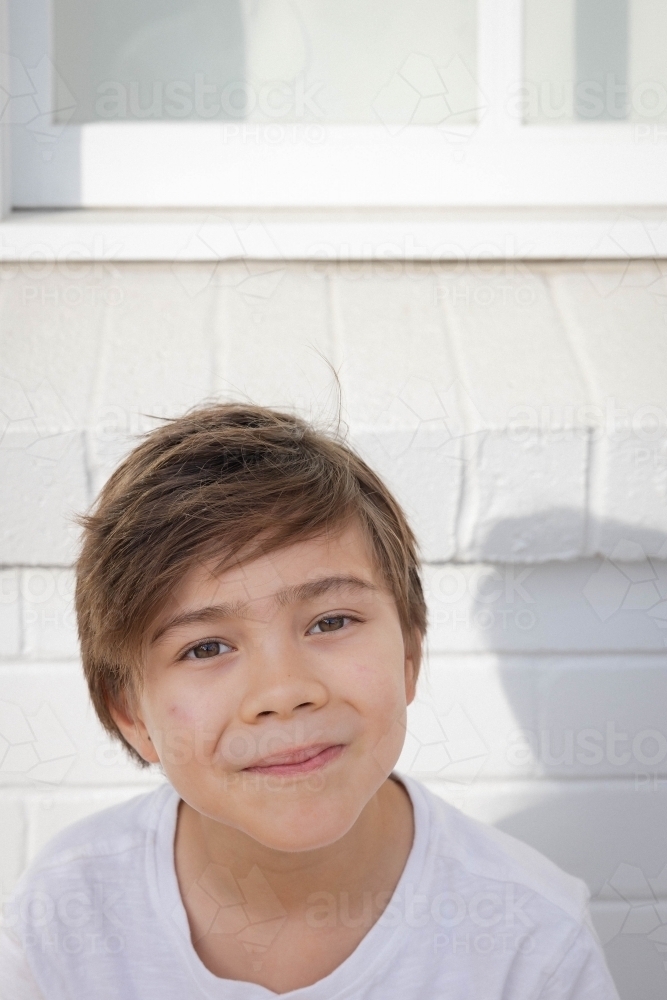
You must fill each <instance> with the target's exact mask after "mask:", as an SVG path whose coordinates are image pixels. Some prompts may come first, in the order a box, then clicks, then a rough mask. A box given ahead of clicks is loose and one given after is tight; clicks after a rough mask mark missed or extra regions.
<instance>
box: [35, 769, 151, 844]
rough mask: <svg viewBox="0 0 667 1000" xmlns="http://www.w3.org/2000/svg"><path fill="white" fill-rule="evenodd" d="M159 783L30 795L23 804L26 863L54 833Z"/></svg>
mask: <svg viewBox="0 0 667 1000" xmlns="http://www.w3.org/2000/svg"><path fill="white" fill-rule="evenodd" d="M160 783H161V782H159V781H156V782H154V783H153V784H152V785H151V786H150V787H149V788H142V789H137V788H136V787H132V786H129V787H125V788H105V789H87V788H85V789H84V788H82V789H59V790H57V791H56V792H53V793H48V792H47V793H44V794H41V795H30V796H29V797H28V798H27V800H26V811H27V816H28V831H29V833H28V845H27V862H28V863H30V861H32V859H33V858H34V857H35V855H36V854H37V853H38V851H40V850H41V849H42V847H44V845H45V844H47V843H48V842H49V840H51V838H52V837H54V836H55V835H56V834H57V833H60V831H61V830H64V829H65V828H66V827H68V826H70V825H71V824H72V823H75V822H76V821H77V820H79V819H85V817H86V816H90V815H92V814H93V813H96V812H101V810H102V809H108V808H109V807H110V806H114V805H118V804H119V803H121V802H127V800H128V799H132V798H135V796H137V795H143V794H145V792H147V791H151V790H152V789H153V788H156V787H157V786H158V785H159V784H160Z"/></svg>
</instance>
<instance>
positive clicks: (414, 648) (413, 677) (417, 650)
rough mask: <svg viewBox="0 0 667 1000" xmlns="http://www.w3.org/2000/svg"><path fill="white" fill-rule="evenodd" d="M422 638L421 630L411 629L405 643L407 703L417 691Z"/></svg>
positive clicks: (412, 699) (411, 700)
mask: <svg viewBox="0 0 667 1000" xmlns="http://www.w3.org/2000/svg"><path fill="white" fill-rule="evenodd" d="M423 639H424V637H423V636H422V634H421V632H420V631H419V629H417V628H416V629H414V630H413V633H412V639H411V641H410V642H406V644H405V700H406V703H407V704H408V705H410V704H411V702H413V701H414V698H415V694H416V693H417V676H418V674H419V664H420V663H421V657H422V643H423Z"/></svg>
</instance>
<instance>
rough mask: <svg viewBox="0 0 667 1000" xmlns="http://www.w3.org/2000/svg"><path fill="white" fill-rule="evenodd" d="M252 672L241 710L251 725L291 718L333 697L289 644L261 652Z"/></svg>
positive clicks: (245, 719) (250, 670)
mask: <svg viewBox="0 0 667 1000" xmlns="http://www.w3.org/2000/svg"><path fill="white" fill-rule="evenodd" d="M248 675H249V683H248V688H247V690H246V693H245V696H244V698H243V701H242V703H241V713H240V714H241V718H242V719H243V721H244V722H245V723H248V724H252V723H253V722H256V721H258V720H259V719H262V718H268V717H270V716H273V717H274V718H282V719H288V718H290V717H292V716H293V715H294V713H295V712H302V711H306V710H308V709H310V710H311V711H312V710H313V709H316V708H321V707H322V706H323V705H325V704H326V703H327V701H328V700H329V694H328V691H327V688H326V685H325V684H324V683H323V682H322V681H321V680H320V679H319V677H317V676H315V674H314V672H313V671H312V669H310V668H309V665H308V663H307V662H306V659H305V657H304V656H303V655H302V653H300V651H299V650H298V649H297V648H295V646H294V645H292V644H289V643H288V644H285V645H284V646H282V645H281V646H280V647H276V646H273V647H272V648H271V649H267V648H266V647H264V648H263V649H262V650H261V651H258V652H257V655H256V659H255V663H254V664H253V665H252V666H250V664H248Z"/></svg>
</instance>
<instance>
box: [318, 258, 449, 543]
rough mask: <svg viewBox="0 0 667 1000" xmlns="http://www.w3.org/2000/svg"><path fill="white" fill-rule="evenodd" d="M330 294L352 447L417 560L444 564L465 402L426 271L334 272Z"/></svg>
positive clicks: (432, 280)
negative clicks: (385, 495) (400, 514)
mask: <svg viewBox="0 0 667 1000" xmlns="http://www.w3.org/2000/svg"><path fill="white" fill-rule="evenodd" d="M399 267H400V270H402V271H404V266H403V265H400V266H399ZM332 298H333V316H334V323H335V328H336V334H337V344H338V349H339V352H340V359H341V367H340V374H341V379H342V381H343V385H344V404H345V408H346V414H347V417H348V419H349V422H350V428H351V440H352V443H353V445H354V446H355V447H357V448H358V449H359V451H360V452H361V454H362V455H363V456H364V457H365V458H366V459H367V461H368V462H369V464H371V465H372V466H373V468H375V469H376V470H377V472H378V473H379V474H380V475H381V476H382V477H383V478H384V479H385V481H386V482H387V485H388V486H389V487H390V489H392V490H393V491H394V492H395V493H396V496H397V498H398V499H399V501H400V502H401V503H402V504H403V505H404V506H405V508H406V511H407V513H408V516H409V517H410V519H411V521H412V522H413V524H414V527H415V530H416V534H417V537H418V540H419V542H420V545H421V548H422V552H423V555H424V557H425V558H426V559H431V560H432V559H447V558H450V557H451V556H452V555H453V554H454V551H455V525H456V513H457V509H458V503H459V495H460V489H461V474H462V450H461V447H462V440H463V438H464V436H465V434H466V423H465V417H464V407H465V400H464V399H462V394H461V386H460V383H459V381H458V379H457V373H456V370H455V367H454V364H453V360H452V357H451V353H450V349H449V346H448V343H447V335H446V331H445V329H444V324H443V321H442V316H441V313H440V311H439V308H438V305H437V285H436V282H435V277H434V274H433V271H432V269H431V268H422V267H418V266H414V267H412V268H410V270H409V272H408V273H402V274H401V273H400V271H399V273H397V271H396V268H391V267H385V268H378V267H377V266H375V267H373V268H370V267H369V266H367V265H366V266H362V268H361V269H355V268H353V267H351V266H341V267H339V268H336V269H335V270H334V272H333V274H332Z"/></svg>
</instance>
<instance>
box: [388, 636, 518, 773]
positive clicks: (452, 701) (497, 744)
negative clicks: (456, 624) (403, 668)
mask: <svg viewBox="0 0 667 1000" xmlns="http://www.w3.org/2000/svg"><path fill="white" fill-rule="evenodd" d="M535 681H536V671H535V667H534V664H533V663H529V662H526V661H525V659H523V658H521V657H519V658H515V659H513V660H506V661H503V662H502V663H500V662H499V661H498V658H497V657H495V656H493V655H486V656H474V657H467V656H458V657H457V656H434V657H430V658H428V659H427V662H426V663H425V664H424V665H423V667H422V672H421V675H420V680H419V686H418V691H417V697H416V699H415V701H414V702H413V704H412V705H411V706H410V707H409V708H408V728H407V735H406V742H405V746H404V750H403V754H402V755H401V759H400V761H399V763H398V765H397V767H398V769H399V770H406V771H410V772H411V773H413V774H415V776H416V777H418V778H421V779H424V780H431V779H439V780H441V781H444V782H452V783H454V785H457V784H460V785H461V786H463V787H465V786H468V785H470V784H472V783H473V782H474V781H477V780H478V779H482V778H489V777H510V778H519V777H525V776H526V775H530V774H533V773H535V762H534V756H533V754H532V753H531V750H530V745H529V744H528V745H527V746H525V745H523V744H522V746H521V747H519V745H518V741H517V739H516V738H515V735H516V733H517V730H519V729H526V730H531V727H532V726H535V725H536V722H537V716H536V711H535V705H536V697H535ZM531 720H532V721H531Z"/></svg>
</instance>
